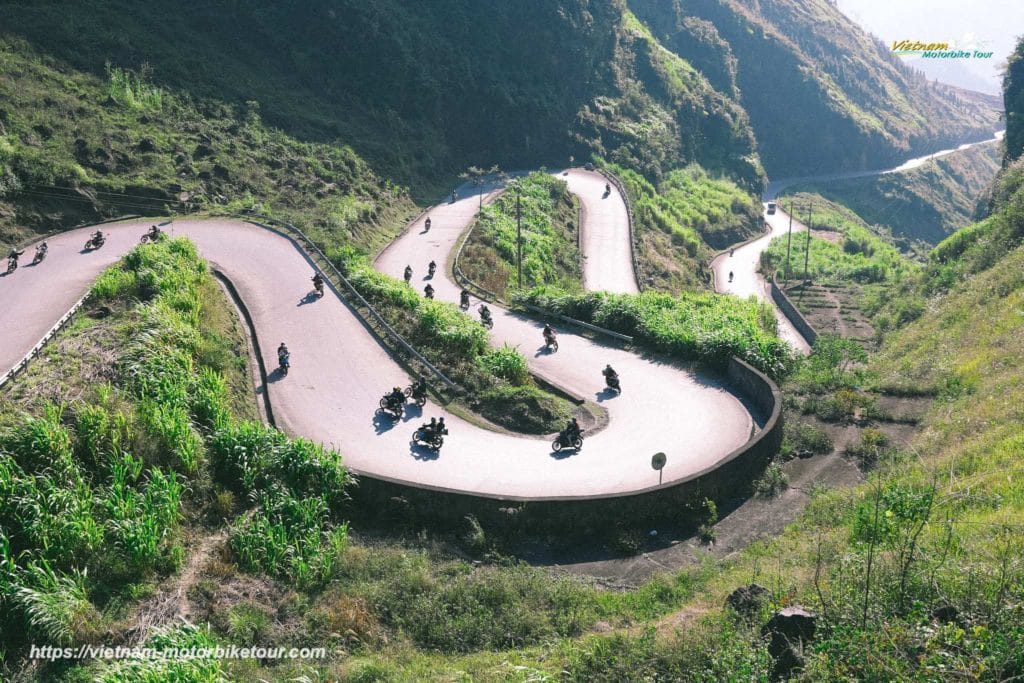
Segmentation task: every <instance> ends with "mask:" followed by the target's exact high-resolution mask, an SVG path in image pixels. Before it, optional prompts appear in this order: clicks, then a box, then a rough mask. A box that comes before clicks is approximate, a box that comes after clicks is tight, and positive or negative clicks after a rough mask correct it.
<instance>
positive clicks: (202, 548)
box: [126, 527, 228, 645]
mask: <svg viewBox="0 0 1024 683" xmlns="http://www.w3.org/2000/svg"><path fill="white" fill-rule="evenodd" d="M227 537H228V530H227V528H226V527H225V528H223V529H219V530H217V531H215V532H213V533H210V534H206V535H204V536H202V537H201V538H200V539H199V542H198V543H197V544H196V545H194V546H193V547H192V548H190V551H191V552H190V553H189V556H188V560H187V561H186V562H185V566H184V567H182V568H181V571H180V572H179V573H178V574H176V575H175V576H172V577H170V578H168V579H167V580H166V581H165V582H164V584H163V585H162V586H161V587H160V588H159V589H158V590H157V592H156V594H154V595H153V596H152V597H151V598H149V599H148V600H145V601H143V602H142V603H141V604H140V605H139V606H138V609H137V610H136V612H135V614H134V616H133V617H132V618H131V619H130V622H129V623H130V625H129V627H128V629H127V631H126V637H127V640H129V641H130V642H131V643H132V644H134V645H138V644H141V643H142V642H143V641H145V640H146V638H147V637H149V635H150V634H151V633H152V632H153V631H154V630H156V629H159V628H162V627H164V626H167V625H169V624H174V623H183V622H187V621H189V618H190V617H191V615H192V606H191V603H190V602H189V600H188V593H189V590H191V589H192V586H194V585H195V583H196V581H197V580H198V579H199V576H200V572H201V571H202V569H203V567H205V566H206V564H207V562H209V561H210V559H211V558H213V556H214V553H216V551H217V549H218V548H219V547H220V546H221V545H223V544H224V542H225V541H227Z"/></svg>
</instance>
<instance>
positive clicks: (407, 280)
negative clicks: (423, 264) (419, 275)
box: [405, 266, 412, 284]
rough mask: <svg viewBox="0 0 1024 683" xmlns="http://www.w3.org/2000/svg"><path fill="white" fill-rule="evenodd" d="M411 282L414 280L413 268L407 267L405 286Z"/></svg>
mask: <svg viewBox="0 0 1024 683" xmlns="http://www.w3.org/2000/svg"><path fill="white" fill-rule="evenodd" d="M410 280H412V266H406V267H405V284H409V281H410Z"/></svg>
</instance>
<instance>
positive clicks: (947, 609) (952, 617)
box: [931, 605, 960, 624]
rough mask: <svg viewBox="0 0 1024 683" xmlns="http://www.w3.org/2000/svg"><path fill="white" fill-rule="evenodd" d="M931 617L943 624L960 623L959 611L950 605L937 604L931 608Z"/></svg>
mask: <svg viewBox="0 0 1024 683" xmlns="http://www.w3.org/2000/svg"><path fill="white" fill-rule="evenodd" d="M931 617H932V620H934V621H938V622H941V623H943V624H960V613H959V612H958V611H957V609H956V607H953V606H952V605H939V606H938V607H936V608H935V609H933V610H932V613H931Z"/></svg>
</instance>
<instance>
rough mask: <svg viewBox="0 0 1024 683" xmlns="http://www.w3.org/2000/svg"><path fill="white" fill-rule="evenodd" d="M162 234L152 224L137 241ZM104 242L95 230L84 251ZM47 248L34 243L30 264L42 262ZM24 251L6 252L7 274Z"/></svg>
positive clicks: (45, 244) (158, 237)
mask: <svg viewBox="0 0 1024 683" xmlns="http://www.w3.org/2000/svg"><path fill="white" fill-rule="evenodd" d="M163 235H164V233H163V231H162V230H161V229H160V226H158V225H154V226H152V227H151V228H150V229H149V230H148V231H147V232H146V233H145V234H144V235H143V236H142V238H141V239H140V240H139V242H141V243H142V244H147V243H152V242H156V241H157V240H159V239H160V238H161V237H163ZM106 243H107V236H106V235H104V234H103V231H102V230H97V231H96V232H94V233H92V234H91V235H89V239H88V240H87V241H86V243H85V249H84V251H96V250H97V249H99V248H101V247H102V246H103V245H104V244H106ZM49 250H50V247H49V245H48V244H47V243H46V242H41V243H39V244H38V245H36V253H35V255H33V256H32V263H31V265H33V266H35V265H38V264H40V263H42V262H43V259H45V258H46V254H47V253H48V252H49ZM24 253H25V251H24V250H22V251H18V250H17V249H12V250H11V251H10V253H9V254H7V274H8V275H10V274H11V273H13V272H14V271H15V270H17V269H18V260H19V258H20V257H21V255H22V254H24Z"/></svg>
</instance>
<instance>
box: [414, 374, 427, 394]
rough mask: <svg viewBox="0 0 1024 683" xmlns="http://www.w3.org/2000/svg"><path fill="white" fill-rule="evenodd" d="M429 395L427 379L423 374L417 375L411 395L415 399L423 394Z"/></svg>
mask: <svg viewBox="0 0 1024 683" xmlns="http://www.w3.org/2000/svg"><path fill="white" fill-rule="evenodd" d="M426 395H427V380H425V379H423V377H422V376H420V377H417V378H416V381H415V382H413V383H412V393H411V394H410V396H411V397H412V398H413V399H417V398H420V397H421V396H426Z"/></svg>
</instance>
